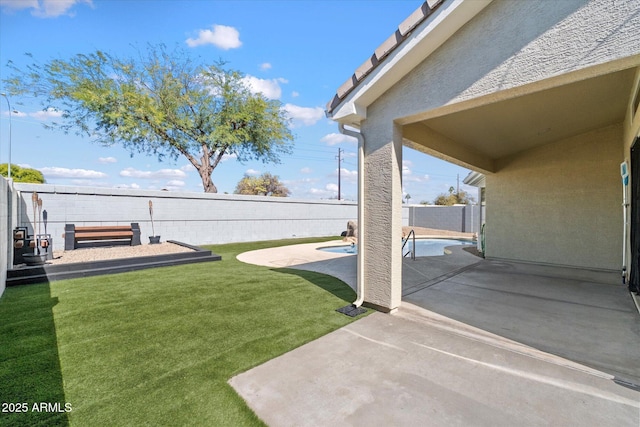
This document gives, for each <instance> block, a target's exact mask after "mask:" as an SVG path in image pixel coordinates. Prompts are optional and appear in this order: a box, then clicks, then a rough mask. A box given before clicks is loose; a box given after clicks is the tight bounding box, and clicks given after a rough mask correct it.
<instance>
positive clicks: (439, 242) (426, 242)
mask: <svg viewBox="0 0 640 427" xmlns="http://www.w3.org/2000/svg"><path fill="white" fill-rule="evenodd" d="M474 243H475V242H472V241H470V240H456V239H416V256H440V255H444V248H446V247H447V246H456V245H473V244H474ZM412 246H413V243H412V241H411V240H409V242H408V243H407V245H406V246H405V247H404V249H403V253H407V251H410V250H411V247H412ZM318 250H321V251H325V252H332V253H337V254H345V253H346V254H356V253H358V246H357V245H354V246H351V245H344V246H329V247H324V248H318Z"/></svg>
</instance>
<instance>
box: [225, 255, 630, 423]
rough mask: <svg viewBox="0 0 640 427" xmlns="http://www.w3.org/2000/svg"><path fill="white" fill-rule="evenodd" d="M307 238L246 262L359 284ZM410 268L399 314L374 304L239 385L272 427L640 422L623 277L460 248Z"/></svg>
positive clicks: (344, 261) (351, 260) (347, 261)
mask: <svg viewBox="0 0 640 427" xmlns="http://www.w3.org/2000/svg"><path fill="white" fill-rule="evenodd" d="M301 246H303V245H296V246H295V247H289V248H286V250H285V251H282V249H285V248H275V249H277V250H278V251H275V250H273V252H263V251H256V252H261V253H254V254H252V255H251V256H249V255H248V254H242V255H240V256H239V257H238V258H239V259H241V260H242V259H244V260H251V259H253V261H256V260H261V261H260V262H261V263H263V264H262V265H268V264H265V263H273V265H272V266H274V267H284V266H287V267H293V268H304V269H315V268H320V269H324V270H323V272H328V273H329V274H333V275H337V276H338V277H340V276H342V277H345V278H347V279H349V280H352V282H347V283H350V284H351V285H352V286H353V285H354V284H355V274H354V273H355V256H344V255H338V256H337V257H335V256H330V257H329V258H327V259H324V260H323V259H321V258H323V257H325V256H326V255H334V254H327V253H326V252H321V251H317V250H316V249H315V247H317V245H307V247H305V248H302V247H301ZM266 251H272V250H266ZM317 257H320V258H317ZM269 259H270V261H269ZM295 259H297V260H298V261H295ZM323 263H326V264H323ZM329 265H332V267H333V268H334V271H333V272H331V271H330V270H331V268H329ZM315 271H322V270H317V269H316V270H315ZM403 276H404V278H403V282H404V283H403V285H404V292H403V293H404V297H403V303H402V306H401V308H400V310H399V311H398V312H397V313H396V314H394V315H386V314H381V313H373V314H371V315H369V316H367V317H364V318H362V319H360V320H358V321H356V322H354V323H352V324H350V325H349V326H347V327H344V328H341V329H340V330H337V331H335V332H333V333H331V334H328V335H326V336H324V337H322V338H320V339H319V340H316V341H314V342H311V343H309V344H307V345H305V346H302V347H300V348H298V349H296V350H294V351H292V352H289V353H287V354H285V355H283V356H281V357H279V358H276V359H274V360H271V361H269V362H267V363H265V364H263V365H261V366H258V367H256V368H254V369H252V370H250V371H248V372H245V373H243V374H241V375H238V376H236V377H234V378H232V379H231V381H230V383H231V385H232V386H233V387H234V388H235V389H236V390H237V391H238V393H239V394H240V395H241V396H242V397H243V398H244V399H245V400H246V401H247V403H248V404H249V406H250V407H251V408H252V409H253V410H254V411H255V412H256V413H257V414H258V416H259V417H261V418H262V419H263V420H264V421H265V422H266V423H267V424H268V425H270V426H305V425H308V426H324V425H330V424H340V425H354V426H356V425H358V426H359V425H430V426H431V425H432V426H451V425H464V426H468V425H473V426H485V425H486V426H507V425H508V426H511V425H518V426H526V425H531V426H539V425H562V426H574V425H575V426H578V425H579V426H616V427H620V426H633V427H637V426H638V425H640V392H639V391H638V389H634V388H633V387H632V386H631V387H629V386H625V385H624V384H625V381H628V382H632V383H640V381H638V379H640V363H638V357H637V355H638V353H639V352H640V331H639V329H640V317H639V316H638V314H637V312H635V307H634V306H633V303H632V302H631V300H630V298H628V294H626V298H627V299H625V292H624V290H623V289H621V285H618V286H616V285H615V284H613V283H609V282H610V281H611V280H613V276H611V275H608V274H602V273H599V272H590V271H584V270H575V269H558V268H556V267H543V266H532V265H525V264H518V263H501V262H495V261H485V260H482V259H480V258H477V257H474V256H472V255H470V254H467V253H464V251H457V250H454V251H453V254H452V255H448V256H444V257H427V258H419V259H418V260H416V261H410V260H406V261H405V263H404V269H403ZM343 280H345V279H343ZM345 281H347V280H345Z"/></svg>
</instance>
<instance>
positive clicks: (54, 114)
mask: <svg viewBox="0 0 640 427" xmlns="http://www.w3.org/2000/svg"><path fill="white" fill-rule="evenodd" d="M29 115H30V116H31V117H33V118H35V119H38V120H48V119H56V118H58V117H62V111H60V110H56V109H54V108H47V109H46V110H42V111H36V112H35V113H29Z"/></svg>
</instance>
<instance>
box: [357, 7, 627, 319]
mask: <svg viewBox="0 0 640 427" xmlns="http://www.w3.org/2000/svg"><path fill="white" fill-rule="evenodd" d="M450 4H452V3H449V5H450ZM446 7H448V6H447V3H445V4H444V5H443V6H442V10H441V11H440V12H438V13H443V11H444V10H445V8H446ZM639 11H640V0H628V1H624V2H612V1H609V0H592V1H587V0H563V1H553V2H547V1H513V0H495V1H494V2H492V3H491V4H490V5H488V6H487V7H486V8H485V9H484V10H483V11H481V12H480V13H479V14H478V15H477V16H475V17H474V18H473V19H472V20H471V21H470V22H469V23H468V24H466V25H465V26H464V27H463V28H461V29H460V30H459V31H458V32H456V33H455V34H454V35H453V36H452V37H451V38H449V39H448V40H447V41H446V42H444V44H442V46H441V47H440V48H438V49H437V50H436V51H434V52H432V53H430V55H429V56H428V57H426V58H425V59H424V61H422V62H421V63H420V64H419V65H417V66H416V67H415V68H414V69H413V70H412V71H411V72H410V73H409V74H408V75H406V76H405V77H404V78H402V79H401V80H400V81H399V82H398V83H396V84H395V85H394V86H393V87H391V88H390V89H388V90H386V92H385V93H384V94H382V95H380V96H379V97H377V99H375V100H374V101H372V102H369V101H368V100H367V99H366V97H364V96H363V97H362V98H361V100H360V101H358V98H357V97H358V89H356V90H355V91H354V92H353V93H352V94H350V95H349V97H348V98H347V100H346V104H348V103H349V100H350V99H353V100H354V101H353V102H354V104H355V106H351V107H353V109H354V110H355V111H357V112H358V115H357V116H358V117H359V119H358V120H362V121H361V122H360V128H361V131H362V134H363V135H364V138H365V144H364V146H365V181H366V185H365V196H364V197H365V203H364V205H365V211H366V218H365V222H366V224H367V227H369V228H368V230H367V232H366V236H363V238H364V239H369V241H368V242H366V243H365V252H364V253H365V257H364V258H365V259H364V265H365V266H364V270H365V273H364V274H365V276H366V279H365V283H366V288H367V290H366V292H365V294H366V298H365V300H367V301H371V300H373V302H374V303H375V304H379V305H381V306H383V307H387V308H393V307H394V306H395V304H396V301H397V295H398V294H399V291H400V289H401V258H400V257H397V256H396V253H395V250H393V249H389V248H394V246H393V245H391V246H387V243H388V242H394V241H395V239H396V237H397V236H399V231H398V230H396V223H397V222H398V218H400V214H399V212H400V211H401V208H400V206H401V191H399V189H401V182H400V177H401V175H400V172H399V171H398V167H399V163H398V161H399V160H398V158H399V156H398V155H397V152H398V146H397V144H398V137H397V135H396V133H397V131H398V130H399V131H400V132H402V126H407V129H408V126H409V125H411V124H413V123H417V122H419V121H422V120H428V119H431V118H434V117H438V116H442V115H446V114H450V113H453V112H456V111H461V110H467V109H473V108H476V107H482V106H483V105H490V104H492V103H496V102H500V101H502V100H505V99H509V98H515V97H520V96H524V95H526V94H528V93H534V92H537V91H542V90H545V89H550V88H553V87H558V86H562V85H565V84H569V83H571V82H574V81H576V80H582V79H588V78H590V77H594V76H597V75H603V74H607V73H610V72H614V71H617V70H621V69H626V68H630V67H632V66H634V65H637V62H638V55H639V54H640V31H637V29H638V28H640V12H639ZM426 25H428V22H427V23H425V28H426ZM418 31H420V29H419V28H418V29H416V30H415V32H418ZM392 60H393V58H392V57H390V59H389V60H388V61H392ZM367 84H368V81H367V80H365V81H364V82H363V83H361V87H362V88H364V89H363V90H366V87H367ZM376 96H378V95H376ZM365 101H366V104H365V103H364V102H365ZM358 102H360V103H358ZM356 107H357V108H356ZM567 114H570V112H567ZM350 120H352V119H350ZM460 126H464V123H461V124H460ZM624 134H625V129H624V126H623V125H622V123H620V124H617V125H615V126H609V127H607V128H604V129H599V130H597V131H592V132H589V133H587V134H583V135H579V136H576V137H572V138H569V139H566V140H563V141H559V142H556V143H552V144H547V145H544V146H539V147H537V148H534V149H530V150H527V151H525V152H521V153H519V154H517V155H514V156H512V157H510V158H508V159H488V160H489V162H490V163H492V165H491V166H492V167H491V168H489V169H488V170H494V169H495V170H496V173H495V174H493V175H487V212H486V220H487V227H488V232H487V233H488V234H487V249H488V255H489V256H493V257H499V258H508V259H515V260H518V259H519V260H526V261H531V262H543V263H551V264H561V265H572V266H577V267H589V268H604V269H612V270H617V269H619V268H620V264H621V257H622V209H621V201H622V197H621V188H620V178H619V176H620V175H619V164H620V162H621V161H622V160H623V158H624V140H625V138H624V136H623V135H624ZM405 137H406V136H405ZM401 138H402V135H401ZM406 138H407V139H410V138H409V137H406ZM430 138H431V137H430V136H428V135H427V136H426V137H425V138H424V141H420V142H419V143H421V144H423V145H425V146H428V144H430V143H433V144H435V142H434V141H435V140H433V138H431V139H432V140H433V141H430ZM413 142H414V143H415V142H417V141H415V140H414V141H413ZM440 142H442V141H440ZM445 143H447V144H454V145H455V144H456V143H457V142H456V141H450V142H449V141H445ZM457 147H458V148H464V147H463V145H462V144H459V145H458V146H457ZM427 151H428V150H427ZM458 151H460V150H458ZM462 151H464V150H462ZM470 153H471V151H470ZM463 154H464V153H463ZM494 161H495V164H496V165H497V166H496V167H495V168H494V166H493V162H494ZM463 164H465V165H467V164H468V165H473V163H471V161H468V162H467V163H463ZM475 166H478V165H475ZM478 167H480V166H478ZM400 170H401V168H400Z"/></svg>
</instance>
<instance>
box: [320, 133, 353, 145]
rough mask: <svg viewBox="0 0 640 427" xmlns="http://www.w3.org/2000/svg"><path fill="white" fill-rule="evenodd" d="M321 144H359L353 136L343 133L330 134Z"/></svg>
mask: <svg viewBox="0 0 640 427" xmlns="http://www.w3.org/2000/svg"><path fill="white" fill-rule="evenodd" d="M320 142H325V143H326V144H327V145H336V144H342V143H343V142H349V143H357V142H358V140H357V139H355V138H354V137H352V136H347V135H343V134H341V133H330V134H328V135H325V136H323V137H322V138H321V139H320Z"/></svg>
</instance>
